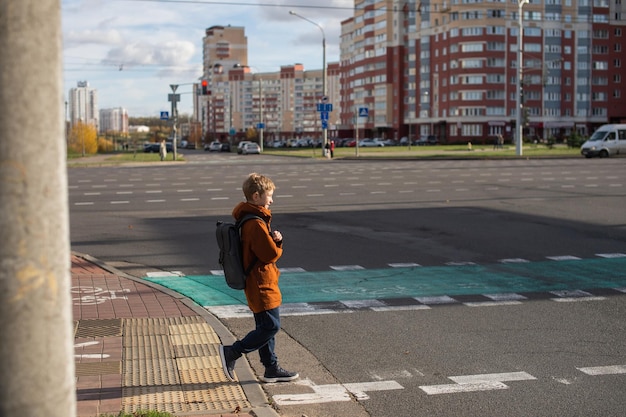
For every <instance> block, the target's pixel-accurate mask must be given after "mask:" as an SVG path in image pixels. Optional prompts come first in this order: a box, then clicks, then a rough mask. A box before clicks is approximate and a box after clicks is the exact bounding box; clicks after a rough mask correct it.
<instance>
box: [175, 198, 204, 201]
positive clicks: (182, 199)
mask: <svg viewBox="0 0 626 417" xmlns="http://www.w3.org/2000/svg"><path fill="white" fill-rule="evenodd" d="M179 201H200V199H199V198H181V199H180V200H179Z"/></svg>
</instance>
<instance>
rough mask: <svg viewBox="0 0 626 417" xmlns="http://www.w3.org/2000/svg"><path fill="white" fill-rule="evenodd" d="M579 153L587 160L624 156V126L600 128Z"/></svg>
mask: <svg viewBox="0 0 626 417" xmlns="http://www.w3.org/2000/svg"><path fill="white" fill-rule="evenodd" d="M580 153H581V154H583V155H584V156H585V157H587V158H591V157H593V156H599V157H600V158H606V157H607V156H611V155H618V154H623V155H626V124H624V125H602V126H600V127H599V128H598V130H596V131H595V132H593V135H591V137H590V138H589V140H588V141H587V142H585V143H583V145H582V146H581V147H580Z"/></svg>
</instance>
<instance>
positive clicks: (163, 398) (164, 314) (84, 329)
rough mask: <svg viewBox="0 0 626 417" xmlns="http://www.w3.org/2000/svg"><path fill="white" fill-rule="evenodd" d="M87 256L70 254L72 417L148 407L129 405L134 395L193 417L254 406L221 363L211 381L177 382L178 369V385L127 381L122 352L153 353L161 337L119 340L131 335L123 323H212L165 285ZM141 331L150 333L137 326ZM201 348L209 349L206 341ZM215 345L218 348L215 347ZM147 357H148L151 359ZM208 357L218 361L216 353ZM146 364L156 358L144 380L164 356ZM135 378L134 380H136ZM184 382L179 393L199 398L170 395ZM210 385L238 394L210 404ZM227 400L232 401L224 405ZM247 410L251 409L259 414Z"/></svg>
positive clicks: (227, 415) (226, 414) (229, 414)
mask: <svg viewBox="0 0 626 417" xmlns="http://www.w3.org/2000/svg"><path fill="white" fill-rule="evenodd" d="M85 258H86V257H82V256H79V255H78V254H72V269H71V275H72V304H73V317H74V329H75V339H74V345H75V366H76V398H77V417H100V416H102V415H114V416H117V415H118V414H119V413H120V411H126V412H134V411H137V410H142V411H147V409H145V408H136V409H132V410H130V409H129V407H131V408H132V407H135V406H136V404H134V403H133V402H132V401H133V398H139V399H140V402H139V405H144V404H149V405H150V410H156V411H167V412H171V413H172V414H174V413H175V415H177V416H180V415H185V414H187V415H193V416H194V417H208V416H211V417H217V416H222V417H235V416H241V415H242V414H244V415H248V414H249V413H251V410H252V409H251V408H250V405H249V403H247V399H246V398H245V395H243V391H242V390H241V387H240V386H239V384H238V383H230V386H228V384H229V383H228V382H225V381H226V380H225V379H222V378H223V376H222V372H221V368H220V372H219V373H218V376H216V377H213V379H212V380H209V381H206V380H205V381H199V382H198V381H194V384H190V383H187V384H186V385H185V384H182V383H181V382H179V381H178V380H179V379H181V376H180V375H182V373H181V372H180V371H179V370H177V369H175V370H174V371H173V372H170V374H172V375H173V376H172V378H174V379H176V380H177V384H178V385H174V384H169V383H168V384H166V383H163V384H164V385H159V382H151V383H147V384H143V386H129V382H128V380H126V381H125V378H124V375H125V374H124V370H123V369H122V368H123V367H124V366H125V365H124V364H125V359H126V360H127V359H128V358H125V357H124V356H125V355H128V353H125V352H129V349H131V350H132V349H137V348H139V349H142V352H143V351H147V352H150V350H151V349H152V350H159V349H162V347H161V346H156V345H158V344H159V343H156V344H155V342H154V340H155V338H154V335H152V334H149V335H146V336H145V337H144V338H143V339H141V335H140V339H139V340H144V342H142V343H145V344H150V343H152V344H153V345H154V346H124V343H125V342H124V341H125V340H130V339H128V338H126V339H125V337H124V336H125V334H124V333H125V331H126V330H125V328H126V326H125V323H131V322H132V323H136V322H137V321H136V319H148V321H150V320H152V319H154V320H155V321H156V323H157V327H158V324H159V323H161V322H163V321H165V323H168V321H169V320H177V321H181V323H182V324H181V325H180V326H188V324H185V323H187V322H188V321H191V322H194V323H193V324H191V326H198V325H199V326H201V327H204V328H205V329H207V328H208V330H209V331H210V332H212V329H211V328H210V327H208V325H207V324H206V322H205V321H204V320H203V319H202V318H201V317H200V316H199V315H198V312H197V311H194V309H192V308H191V307H189V306H187V305H186V304H185V303H183V301H182V300H181V299H180V298H177V297H172V296H171V295H169V294H167V293H166V292H162V291H160V290H159V289H156V288H154V287H152V286H150V285H147V284H143V283H141V282H140V280H137V279H132V278H129V277H127V276H124V274H121V273H120V274H116V273H113V272H110V271H108V270H107V269H105V268H103V267H101V266H99V265H97V264H96V263H93V262H91V261H90V260H88V259H85ZM139 322H141V323H143V322H142V321H139ZM150 322H151V321H150ZM195 322H198V323H195ZM180 326H178V327H180ZM174 327H177V326H174ZM141 331H146V332H148V331H147V330H141V329H140V332H141ZM126 343H128V342H126ZM195 343H197V342H195ZM217 343H218V342H217ZM214 344H215V343H214ZM207 345H210V343H207ZM175 347H176V346H175ZM202 347H203V348H206V346H205V345H204V344H203V345H202ZM209 348H211V346H209ZM212 349H213V351H215V346H214V347H213V348H212ZM213 354H214V353H213ZM198 355H199V354H198ZM183 359H189V358H183ZM203 359H206V358H203ZM148 360H151V359H150V358H148ZM175 360H176V359H174V360H173V361H172V360H170V361H169V362H168V363H174V364H175V363H176V362H175ZM212 360H213V361H215V357H213V359H212ZM149 363H150V364H153V365H152V366H151V367H150V366H149V367H147V369H144V370H143V373H144V375H142V379H143V380H146V378H147V379H148V380H151V379H153V378H155V377H156V378H157V379H158V378H160V377H159V375H160V374H161V373H163V374H166V373H167V372H169V371H168V370H164V369H162V363H163V362H161V361H157V360H156V359H155V360H154V362H149ZM155 365H156V366H155ZM201 371H207V370H201ZM146 374H147V375H146ZM205 374H206V373H205ZM214 374H215V373H214ZM194 375H195V374H194ZM127 379H128V378H127ZM134 379H135V378H133V379H132V380H133V382H134ZM131 385H132V384H131ZM183 385H185V386H184V387H183V388H182V389H180V394H181V395H182V396H183V397H185V395H187V394H189V395H196V396H198V395H199V397H200V398H201V399H202V400H200V401H185V400H184V399H183V400H178V399H172V398H171V397H172V396H173V395H175V394H176V392H175V391H176V388H180V386H183ZM192 385H193V387H192ZM190 387H192V388H190ZM193 390H196V391H195V392H194V391H193ZM198 390H199V391H198ZM211 390H212V392H213V391H214V392H217V393H218V396H219V393H221V392H224V390H226V391H225V392H227V393H230V392H234V393H235V394H234V397H235V399H234V400H233V398H232V395H231V396H230V399H229V400H224V401H221V402H219V401H217V400H215V401H216V402H215V403H213V404H211V403H210V401H212V400H207V399H205V397H204V394H205V393H206V392H208V391H211ZM131 392H132V393H137V392H139V393H140V394H138V396H136V397H132V396H131V395H130V394H129V393H131ZM198 392H200V394H198ZM238 393H239V394H241V395H238ZM214 397H215V395H210V396H208V398H214ZM239 397H243V398H239ZM194 398H196V397H194ZM141 401H145V402H141ZM203 401H204V402H203ZM229 401H230V402H229ZM233 401H235V402H233ZM237 401H240V403H241V404H244V405H246V404H247V405H248V409H246V408H245V407H239V406H236V404H239V403H237ZM129 404H130V405H129ZM226 406H229V407H232V408H228V409H224V408H225V407H226ZM168 407H170V408H171V407H174V409H172V410H170V409H168ZM181 410H182V411H181ZM263 411H264V413H263V414H264V415H272V414H273V415H277V414H275V413H273V411H270V412H269V413H268V410H267V409H264V410H263ZM205 412H206V414H204V413H205ZM252 414H253V415H256V413H252Z"/></svg>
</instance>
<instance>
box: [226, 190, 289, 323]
mask: <svg viewBox="0 0 626 417" xmlns="http://www.w3.org/2000/svg"><path fill="white" fill-rule="evenodd" d="M246 214H254V215H256V216H259V217H261V218H262V219H264V220H265V221H263V220H259V219H252V220H248V221H247V222H245V223H244V224H243V227H242V228H241V243H242V246H243V251H242V252H243V254H242V255H243V265H244V269H248V267H249V266H250V264H251V263H252V262H253V261H254V260H255V259H256V262H255V264H254V267H253V268H252V271H251V272H250V275H248V278H247V279H246V288H245V290H244V291H245V293H246V299H247V300H248V307H250V310H252V312H253V313H260V312H262V311H267V310H271V309H274V308H276V307H278V306H280V304H281V303H282V295H281V293H280V288H278V277H279V276H280V271H279V270H278V267H277V266H276V262H277V261H278V259H279V258H280V257H281V255H282V254H283V249H282V242H279V243H276V242H274V240H273V239H272V236H271V228H270V223H271V221H272V214H271V212H270V211H269V210H267V209H266V208H265V207H262V206H257V205H254V204H251V203H247V202H241V203H239V204H238V205H237V206H236V207H235V208H234V209H233V217H234V218H235V220H239V219H241V218H242V217H243V216H244V215H246Z"/></svg>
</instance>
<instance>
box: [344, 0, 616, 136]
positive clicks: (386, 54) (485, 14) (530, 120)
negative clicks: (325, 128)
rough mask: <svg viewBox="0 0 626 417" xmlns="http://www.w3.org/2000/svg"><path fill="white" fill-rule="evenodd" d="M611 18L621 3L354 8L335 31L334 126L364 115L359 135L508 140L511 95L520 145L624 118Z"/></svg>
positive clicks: (492, 1)
mask: <svg viewBox="0 0 626 417" xmlns="http://www.w3.org/2000/svg"><path fill="white" fill-rule="evenodd" d="M520 11H522V21H523V25H522V26H523V32H522V41H523V44H522V45H523V46H522V53H523V63H522V66H521V71H520V67H519V66H518V63H517V55H518V54H517V52H518V46H517V45H518V33H519V27H518V23H517V21H518V16H519V12H520ZM622 16H624V17H626V15H625V14H623V13H622V5H621V1H620V0H533V1H532V2H531V3H528V4H526V3H520V2H518V0H513V1H507V0H503V1H497V0H489V1H487V0H422V1H419V2H418V1H394V0H385V1H376V0H356V1H355V15H354V17H352V18H350V19H347V20H345V21H344V22H342V39H341V54H342V55H341V70H342V77H341V82H342V108H343V109H344V113H343V114H342V126H346V127H350V124H351V123H350V122H351V121H352V120H354V116H353V114H354V109H355V108H357V107H360V106H366V107H368V108H369V110H370V112H369V113H370V115H369V118H368V119H367V120H364V121H361V124H362V125H363V126H364V130H365V134H366V135H371V136H374V135H375V136H387V137H399V136H406V135H410V136H412V137H415V136H417V135H435V136H437V137H438V138H439V141H440V142H442V143H455V142H456V143H461V142H467V141H475V142H481V141H488V140H492V138H493V137H495V135H497V134H502V135H503V136H504V137H505V138H507V139H509V140H512V139H513V138H514V132H515V122H516V115H517V109H518V107H517V98H518V94H520V93H521V94H522V95H521V98H522V110H521V112H522V124H523V126H524V136H525V137H526V138H528V139H531V140H545V139H548V138H550V137H555V138H561V137H564V136H566V135H569V134H570V133H572V132H579V133H582V134H588V133H589V132H590V131H592V130H593V129H595V127H597V126H599V125H601V124H603V123H609V122H620V121H624V120H626V102H624V100H623V94H624V93H625V91H624V83H623V82H622V75H621V74H622V72H623V70H622V69H621V63H622V62H623V61H624V59H626V56H625V51H624V49H623V48H622V45H623V43H624V42H623V39H624V37H623V36H624V34H623V30H624V26H625V25H626V20H624V19H623V17H622ZM520 72H521V74H522V78H521V79H520V80H521V81H520V86H519V88H518V79H519V78H518V77H519V74H520Z"/></svg>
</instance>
